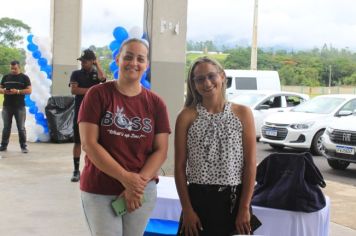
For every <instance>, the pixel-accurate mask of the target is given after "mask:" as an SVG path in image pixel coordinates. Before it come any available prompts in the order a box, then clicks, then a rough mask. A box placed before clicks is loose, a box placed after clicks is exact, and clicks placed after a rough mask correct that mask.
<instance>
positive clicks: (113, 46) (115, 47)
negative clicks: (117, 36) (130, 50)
mask: <svg viewBox="0 0 356 236" xmlns="http://www.w3.org/2000/svg"><path fill="white" fill-rule="evenodd" d="M120 46H121V44H119V42H117V41H116V40H114V41H112V42H111V43H110V45H109V48H110V50H111V51H114V50H115V49H118V48H120Z"/></svg>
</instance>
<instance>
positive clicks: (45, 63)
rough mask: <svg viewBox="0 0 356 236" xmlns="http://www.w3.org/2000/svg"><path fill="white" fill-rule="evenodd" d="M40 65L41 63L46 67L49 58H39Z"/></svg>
mask: <svg viewBox="0 0 356 236" xmlns="http://www.w3.org/2000/svg"><path fill="white" fill-rule="evenodd" d="M38 65H40V66H41V67H46V66H47V59H46V58H43V57H41V58H40V59H38Z"/></svg>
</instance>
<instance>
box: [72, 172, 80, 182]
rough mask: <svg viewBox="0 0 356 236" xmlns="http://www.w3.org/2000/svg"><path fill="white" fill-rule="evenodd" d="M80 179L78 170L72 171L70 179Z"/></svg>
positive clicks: (73, 180)
mask: <svg viewBox="0 0 356 236" xmlns="http://www.w3.org/2000/svg"><path fill="white" fill-rule="evenodd" d="M79 180H80V171H79V170H75V171H73V176H72V178H71V179H70V181H72V182H78V181H79Z"/></svg>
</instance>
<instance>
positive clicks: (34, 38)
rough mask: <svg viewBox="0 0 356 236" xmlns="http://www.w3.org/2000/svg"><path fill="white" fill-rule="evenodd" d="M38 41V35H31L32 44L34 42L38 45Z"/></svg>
mask: <svg viewBox="0 0 356 236" xmlns="http://www.w3.org/2000/svg"><path fill="white" fill-rule="evenodd" d="M40 41H41V39H40V37H38V36H33V38H32V42H33V43H34V44H36V45H37V46H38V45H39V43H40Z"/></svg>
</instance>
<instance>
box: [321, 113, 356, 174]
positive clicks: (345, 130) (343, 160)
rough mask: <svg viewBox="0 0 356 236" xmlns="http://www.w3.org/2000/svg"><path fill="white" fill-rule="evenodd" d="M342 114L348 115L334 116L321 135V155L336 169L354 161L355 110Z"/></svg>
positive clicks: (355, 160) (355, 155)
mask: <svg viewBox="0 0 356 236" xmlns="http://www.w3.org/2000/svg"><path fill="white" fill-rule="evenodd" d="M347 113H349V114H347ZM343 115H348V116H340V117H336V118H335V119H334V121H333V122H332V123H331V124H329V126H328V127H327V128H326V130H325V132H324V134H323V136H322V151H323V156H324V157H326V158H327V161H328V164H329V166H330V167H332V168H333V169H337V170H344V169H346V168H347V167H348V166H349V165H350V163H356V154H355V150H356V111H355V110H354V111H352V110H350V111H348V112H346V111H345V112H344V114H343Z"/></svg>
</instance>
